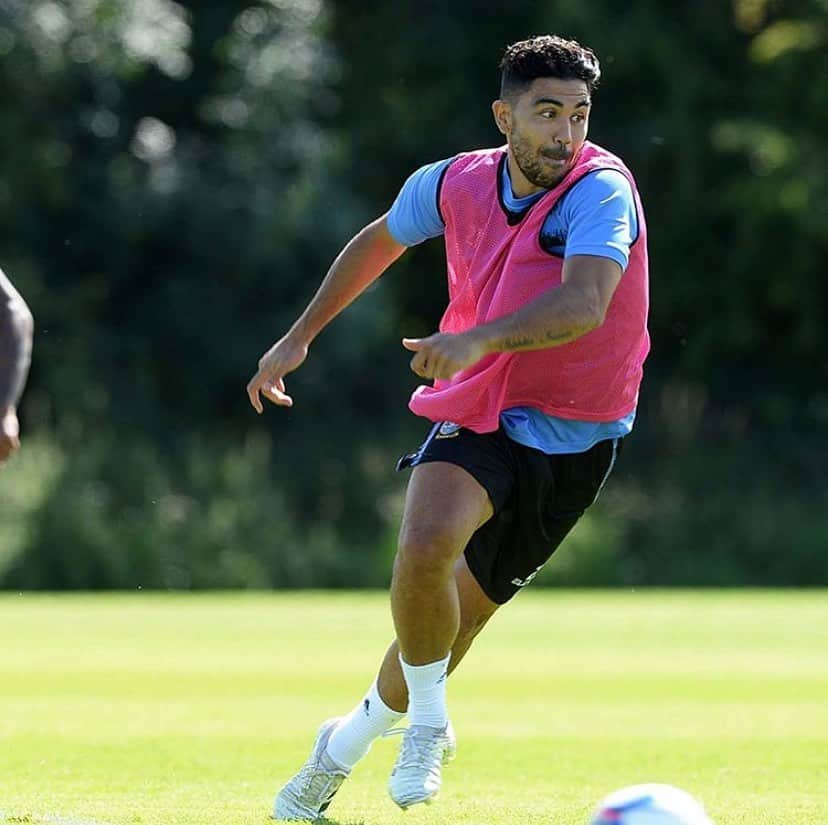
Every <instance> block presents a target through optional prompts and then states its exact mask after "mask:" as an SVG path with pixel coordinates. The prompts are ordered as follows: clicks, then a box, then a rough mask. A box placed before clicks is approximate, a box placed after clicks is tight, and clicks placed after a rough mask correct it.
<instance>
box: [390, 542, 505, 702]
mask: <svg viewBox="0 0 828 825" xmlns="http://www.w3.org/2000/svg"><path fill="white" fill-rule="evenodd" d="M454 581H455V585H456V587H457V593H458V596H459V602H460V630H459V632H458V633H457V636H456V637H455V640H454V644H453V645H452V648H451V661H450V662H449V673H451V672H452V671H453V670H454V669H455V668H456V667H457V665H459V664H460V661H461V660H462V658H463V657H464V656H465V655H466V651H467V650H468V649H469V647H470V646H471V643H472V641H473V640H474V638H475V636H477V634H478V633H479V632H480V631H481V630H482V629H483V627H484V625H485V624H486V622H487V621H488V620H489V619H490V618H491V616H492V615H493V614H494V612H495V611H496V610H497V608H498V607H499V606H500V605H498V604H497V603H495V602H493V601H492V600H491V599H489V597H488V596H486V594H485V593H484V592H483V591H482V590H481V589H480V585H479V584H478V583H477V581H476V579H475V578H474V576H473V575H472V574H471V572H470V571H469V568H468V565H467V564H466V560H465V558H464V557H463V556H460V558H458V559H457V561H456V562H455V565H454ZM398 653H399V645H398V644H397V642H396V640H395V641H394V642H392V643H391V646H390V647H389V648H388V651H387V652H386V654H385V659H384V660H383V662H382V666H381V667H380V671H379V676H378V677H377V687H378V689H379V694H380V696H381V697H382V700H383V702H385V704H386V705H388V706H389V707H390V708H393V709H394V710H396V711H398V712H399V713H405V711H406V710H407V709H408V688H407V687H406V684H405V679H403V675H402V668H401V667H400V661H399V658H398Z"/></svg>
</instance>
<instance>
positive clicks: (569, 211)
mask: <svg viewBox="0 0 828 825" xmlns="http://www.w3.org/2000/svg"><path fill="white" fill-rule="evenodd" d="M562 206H563V210H562V217H563V218H564V220H565V222H566V223H567V224H568V228H567V233H566V252H565V257H567V258H569V257H570V256H572V255H597V256H600V257H605V258H612V260H614V261H616V262H617V263H618V264H619V265H620V266H621V268H622V269H626V268H627V263H628V262H629V258H630V247H631V246H632V244H633V243H634V242H635V239H636V238H637V237H638V216H637V213H636V206H635V197H634V195H633V191H632V186H631V185H630V182H629V180H627V177H626V176H625V175H624V174H623V173H622V172H619V171H618V170H616V169H599V170H598V171H596V172H591V173H590V174H588V175H586V176H584V177H583V178H582V179H581V180H580V181H578V183H576V184H575V186H573V187H572V189H571V190H570V191H569V192H568V193H567V195H566V197H565V203H564V204H562Z"/></svg>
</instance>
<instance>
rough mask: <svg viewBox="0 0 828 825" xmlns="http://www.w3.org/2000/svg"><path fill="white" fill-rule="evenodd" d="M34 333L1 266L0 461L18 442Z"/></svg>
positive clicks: (17, 293)
mask: <svg viewBox="0 0 828 825" xmlns="http://www.w3.org/2000/svg"><path fill="white" fill-rule="evenodd" d="M33 335H34V319H33V318H32V313H31V312H30V311H29V308H28V307H27V306H26V302H25V301H24V300H23V298H22V297H21V296H20V293H19V292H18V291H17V290H16V289H15V288H14V287H13V286H12V284H11V281H9V279H8V278H7V277H6V276H5V275H4V274H3V272H2V270H0V463H2V462H4V461H5V460H6V459H7V458H8V457H9V456H10V455H11V454H12V453H13V452H15V451H16V450H17V448H18V446H19V440H18V423H17V402H18V401H19V400H20V395H21V394H22V392H23V386H24V385H25V383H26V376H27V375H28V373H29V362H30V361H31V356H32V337H33Z"/></svg>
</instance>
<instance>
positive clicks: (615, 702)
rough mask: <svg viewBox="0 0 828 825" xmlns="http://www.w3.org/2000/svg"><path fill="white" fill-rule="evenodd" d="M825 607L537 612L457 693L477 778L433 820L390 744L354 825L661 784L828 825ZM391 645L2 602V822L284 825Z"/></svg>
mask: <svg viewBox="0 0 828 825" xmlns="http://www.w3.org/2000/svg"><path fill="white" fill-rule="evenodd" d="M826 595H828V594H826V593H825V592H824V591H823V592H799V593H797V592H776V593H775V592H705V593H690V592H675V593H673V592H640V591H635V592H615V593H590V592H586V593H571V592H550V591H546V592H542V591H534V592H531V591H529V592H526V593H523V594H521V595H520V596H519V597H518V598H517V599H516V600H515V602H514V603H513V604H511V605H510V606H509V607H508V608H506V609H505V610H503V611H501V613H500V614H499V615H498V616H496V617H495V618H494V619H493V620H492V622H491V624H490V626H489V628H487V630H486V632H485V633H484V634H483V636H482V637H481V638H480V640H479V641H478V643H477V646H476V647H475V648H473V649H472V651H471V653H470V654H469V656H468V658H467V660H466V661H465V662H464V663H463V666H462V667H461V668H460V670H458V672H457V673H456V674H455V675H454V676H453V677H452V679H451V680H450V683H449V703H450V708H451V712H452V717H453V719H454V723H455V726H456V728H457V732H458V738H459V746H460V747H459V753H458V758H457V760H456V761H455V762H454V763H453V764H452V765H451V766H450V768H448V769H447V771H446V774H445V782H444V787H443V792H442V794H441V798H440V800H439V802H438V803H436V804H435V805H432V806H430V807H427V808H426V807H421V808H420V809H412V810H411V811H409V812H407V813H402V812H400V811H398V810H397V809H396V808H395V807H394V805H393V804H392V803H391V802H390V800H389V799H388V797H387V794H386V791H385V784H386V780H387V774H388V771H389V768H390V765H391V763H392V762H393V759H394V756H395V749H396V747H397V746H398V740H396V739H394V740H383V741H380V742H378V743H377V744H376V745H375V747H374V749H373V750H372V751H371V753H370V754H369V755H368V757H367V758H366V760H365V761H364V762H363V763H362V764H361V765H360V766H359V767H358V769H357V770H356V771H355V773H354V775H353V776H352V778H350V779H349V780H348V782H347V783H346V784H345V786H344V787H343V789H342V791H341V792H340V794H339V796H338V797H337V798H336V800H335V801H334V803H333V805H332V806H331V808H330V811H329V813H330V817H331V818H330V821H331V822H333V823H338V824H339V825H358V824H359V823H364V825H375V823H382V825H397V824H398V823H405V825H432V823H434V824H435V825H436V823H440V824H441V825H442V824H443V823H446V824H447V825H452V823H456V824H457V825H484V823H485V825H498V824H499V823H521V824H522V825H531V824H532V823H537V825H540V823H545V824H548V823H555V825H586V822H587V821H588V816H589V811H590V810H591V808H592V806H593V805H594V804H595V802H596V801H597V800H598V799H599V798H600V797H601V796H603V795H604V794H605V793H607V792H609V791H611V790H613V789H615V788H617V787H620V786H623V785H627V784H632V783H636V782H643V781H661V782H670V783H673V784H677V785H680V786H682V787H684V788H685V789H687V790H688V791H690V792H691V793H694V794H696V795H698V796H700V797H701V798H702V799H703V800H704V801H705V803H706V804H707V807H708V809H709V810H710V811H711V813H712V814H713V816H714V819H715V821H716V823H718V825H748V823H749V825H759V824H760V823H767V825H826V823H828V598H826ZM389 635H390V616H389V611H388V607H387V600H386V598H385V596H383V595H382V594H369V595H365V594H341V593H339V594H310V595H308V594H261V595H234V594H231V595H151V594H142V593H137V594H135V595H130V596H124V595H106V596H85V595H84V596H64V597H54V596H37V595H31V594H23V595H16V594H7V595H5V596H2V597H0V811H2V812H3V813H2V814H0V822H2V821H3V820H4V818H5V819H6V820H7V821H9V822H21V823H22V822H31V823H39V822H52V823H67V824H68V823H70V822H71V823H74V824H75V825H76V823H88V822H95V823H108V824H111V825H129V824H130V823H152V825H155V823H158V825H196V823H198V825H207V824H208V823H209V825H237V824H240V823H258V824H259V825H265V823H266V822H268V816H269V811H270V805H271V802H272V797H273V793H274V791H275V790H276V788H277V787H278V785H279V783H280V781H282V780H284V779H285V778H287V777H288V776H289V775H290V774H291V773H292V772H293V771H294V770H295V769H296V768H297V767H298V766H299V764H300V763H301V762H302V761H303V760H304V758H305V756H306V754H307V750H308V747H309V745H310V743H311V740H312V739H313V736H314V733H315V730H316V727H317V726H318V724H319V722H320V721H322V720H323V719H325V718H327V717H328V716H331V715H335V714H337V713H342V712H344V711H347V710H349V709H350V708H351V707H352V706H353V704H355V702H356V701H357V700H358V699H359V698H360V697H361V696H362V692H363V690H364V689H365V688H366V687H367V685H368V683H369V681H370V679H371V678H372V677H373V673H374V670H375V667H376V665H377V663H378V661H379V657H380V654H381V652H382V651H383V650H384V648H385V644H386V642H387V641H388V639H389Z"/></svg>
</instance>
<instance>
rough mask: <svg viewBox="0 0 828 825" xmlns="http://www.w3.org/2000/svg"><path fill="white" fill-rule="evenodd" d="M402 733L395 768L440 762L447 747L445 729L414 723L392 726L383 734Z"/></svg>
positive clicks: (393, 734)
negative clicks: (406, 726)
mask: <svg viewBox="0 0 828 825" xmlns="http://www.w3.org/2000/svg"><path fill="white" fill-rule="evenodd" d="M399 735H402V737H403V741H402V747H401V748H400V755H399V757H398V758H397V763H396V765H395V768H410V767H420V766H423V765H429V766H431V765H433V764H439V763H440V761H441V760H442V758H443V751H444V750H445V747H446V732H445V730H444V729H442V730H441V729H440V728H431V727H428V726H427V725H412V726H411V727H408V728H391V730H387V731H386V732H385V733H384V734H383V736H384V737H385V736H399Z"/></svg>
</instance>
